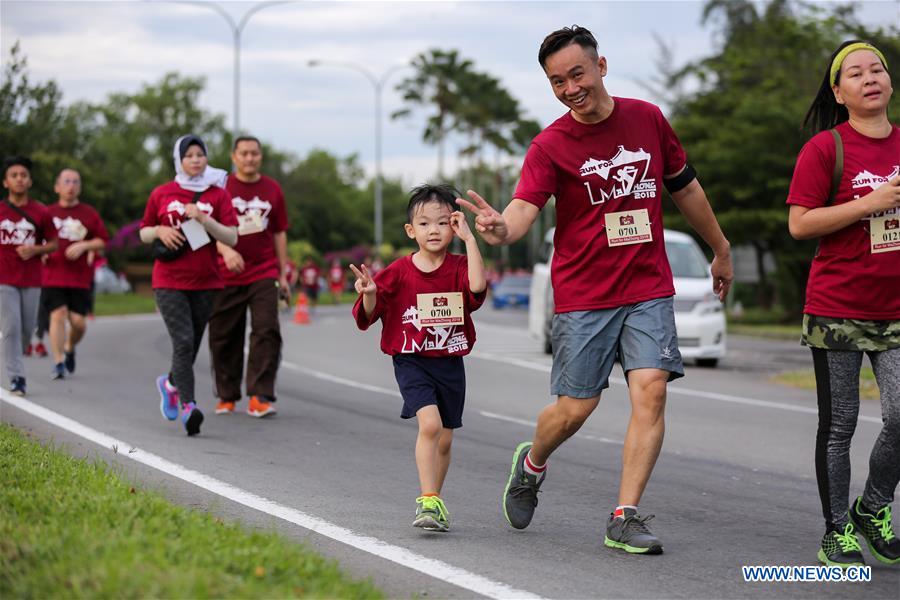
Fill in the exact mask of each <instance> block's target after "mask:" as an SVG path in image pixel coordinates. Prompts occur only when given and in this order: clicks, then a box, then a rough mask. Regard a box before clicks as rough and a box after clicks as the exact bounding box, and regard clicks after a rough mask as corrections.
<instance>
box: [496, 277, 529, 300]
mask: <svg viewBox="0 0 900 600" xmlns="http://www.w3.org/2000/svg"><path fill="white" fill-rule="evenodd" d="M530 291H531V275H504V276H503V278H501V279H500V281H498V282H497V285H495V286H494V288H493V289H492V290H491V303H492V305H493V307H494V308H505V307H514V306H521V307H523V308H526V307H527V306H528V296H529V293H530Z"/></svg>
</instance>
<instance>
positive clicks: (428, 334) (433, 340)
mask: <svg viewBox="0 0 900 600" xmlns="http://www.w3.org/2000/svg"><path fill="white" fill-rule="evenodd" d="M441 300H444V302H446V301H447V299H446V298H435V299H434V305H435V306H440V305H439V304H438V302H439V301H441ZM400 322H401V323H402V324H403V325H404V326H405V325H412V326H413V327H415V328H416V334H418V335H415V334H414V335H410V334H411V333H412V332H408V331H407V328H406V327H403V349H402V350H401V352H402V353H403V354H413V353H416V352H427V351H434V350H446V351H447V352H448V353H451V354H452V353H454V352H462V351H463V350H468V348H469V340H468V339H467V338H466V332H465V330H464V329H463V328H462V327H457V326H456V325H451V326H450V327H427V328H425V335H424V336H422V335H421V331H422V324H421V323H420V322H419V310H418V308H416V307H415V306H410V307H409V308H407V309H406V310H405V311H403V317H402V318H401V319H400Z"/></svg>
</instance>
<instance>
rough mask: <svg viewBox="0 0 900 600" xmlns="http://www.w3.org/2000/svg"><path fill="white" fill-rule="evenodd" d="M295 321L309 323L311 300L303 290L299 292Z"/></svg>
mask: <svg viewBox="0 0 900 600" xmlns="http://www.w3.org/2000/svg"><path fill="white" fill-rule="evenodd" d="M294 323H297V324H298V325H308V324H309V300H307V299H306V294H304V293H303V292H300V293H299V294H297V306H296V308H295V309H294Z"/></svg>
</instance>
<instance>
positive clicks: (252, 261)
mask: <svg viewBox="0 0 900 600" xmlns="http://www.w3.org/2000/svg"><path fill="white" fill-rule="evenodd" d="M225 189H226V190H228V193H229V194H230V195H231V206H232V208H234V212H235V214H236V215H237V218H238V223H239V226H238V243H237V245H236V246H235V247H234V249H235V250H237V251H238V253H239V254H240V255H241V257H242V258H243V259H244V270H243V272H241V273H232V272H231V271H229V270H228V269H227V268H226V267H225V260H224V259H223V258H222V255H219V258H218V263H219V273H221V275H222V279H223V280H224V282H225V285H247V284H249V283H253V282H254V281H259V280H260V279H278V278H279V276H280V275H281V273H280V271H279V268H278V257H277V256H276V255H275V242H274V240H273V237H272V234H274V233H281V232H282V231H286V230H287V228H288V220H287V209H286V208H285V205H284V194H283V193H282V191H281V186H280V185H278V182H276V181H275V180H274V179H271V178H269V177H266V176H265V175H263V176H261V177H260V179H259V180H258V181H254V182H253V183H245V182H243V181H241V180H240V179H238V178H237V177H235V176H234V175H229V176H228V181H227V183H226V184H225ZM251 217H252V218H253V219H252V220H251ZM256 217H258V218H259V222H257V221H256V220H255V219H256ZM260 225H261V226H262V229H261V230H258V228H259V226H260Z"/></svg>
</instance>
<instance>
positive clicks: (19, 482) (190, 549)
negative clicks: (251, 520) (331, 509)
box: [0, 425, 382, 598]
mask: <svg viewBox="0 0 900 600" xmlns="http://www.w3.org/2000/svg"><path fill="white" fill-rule="evenodd" d="M0 597H2V598H60V597H64V598H210V597H214V598H219V597H225V598H228V597H232V598H285V597H315V598H381V597H382V595H381V593H380V592H379V591H378V590H376V589H375V588H374V587H373V586H372V585H371V584H370V583H367V582H362V583H360V582H353V581H351V580H349V579H348V578H347V577H346V576H345V575H343V574H342V573H341V572H340V571H339V570H338V568H337V566H336V564H335V563H333V562H331V561H327V560H325V559H324V558H322V557H321V556H319V555H317V554H315V553H313V552H311V551H309V550H307V549H306V548H304V547H303V546H302V545H299V544H295V543H293V542H291V541H289V540H287V539H285V538H283V537H281V536H279V535H277V534H275V533H261V532H253V531H247V530H245V529H243V528H242V527H240V526H238V525H234V524H228V523H225V522H223V521H222V520H220V519H216V518H214V517H213V516H211V515H208V514H205V513H201V512H195V511H192V510H189V509H186V508H182V507H178V506H175V505H172V504H171V503H169V502H168V501H167V500H165V499H164V498H163V497H162V496H160V495H158V494H156V493H151V492H146V491H142V490H138V489H135V487H134V486H133V485H132V484H131V483H129V482H127V481H126V480H124V479H123V478H121V477H120V476H119V475H117V474H116V473H115V472H114V471H113V469H111V468H110V467H108V466H107V465H106V463H103V462H101V461H99V460H97V461H95V462H87V461H84V460H77V459H74V458H72V457H70V456H68V455H66V454H64V453H62V452H60V451H59V450H56V449H54V448H51V447H46V446H42V445H40V444H38V443H36V442H34V441H31V440H28V439H27V438H26V437H25V436H24V435H23V434H21V433H20V432H18V431H17V430H15V429H13V428H11V427H9V426H7V425H0Z"/></svg>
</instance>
